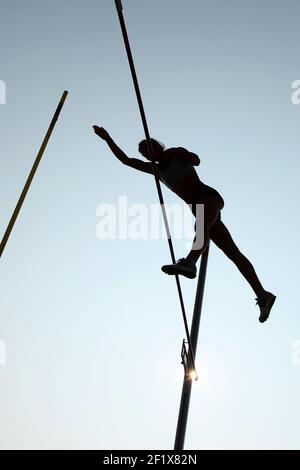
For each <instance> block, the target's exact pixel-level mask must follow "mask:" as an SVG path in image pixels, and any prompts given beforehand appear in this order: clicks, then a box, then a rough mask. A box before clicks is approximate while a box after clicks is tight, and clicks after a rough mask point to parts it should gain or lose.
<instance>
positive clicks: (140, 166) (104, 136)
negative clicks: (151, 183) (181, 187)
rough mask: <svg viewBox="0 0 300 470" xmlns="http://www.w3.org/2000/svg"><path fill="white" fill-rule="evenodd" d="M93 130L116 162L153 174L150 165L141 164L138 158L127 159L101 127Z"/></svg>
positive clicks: (95, 127)
mask: <svg viewBox="0 0 300 470" xmlns="http://www.w3.org/2000/svg"><path fill="white" fill-rule="evenodd" d="M93 128H94V132H95V134H96V135H98V136H99V137H100V138H101V139H103V140H104V141H105V142H106V143H107V145H108V146H109V148H110V150H111V151H112V153H113V154H114V155H115V156H116V157H117V159H118V160H120V162H122V163H124V165H127V166H130V167H131V168H135V169H136V170H139V171H143V172H144V173H150V174H153V171H152V164H151V163H147V162H143V161H142V160H139V159H138V158H129V157H127V155H126V154H125V153H124V152H123V150H122V149H120V147H118V145H117V144H116V143H115V142H114V141H113V139H112V138H111V137H110V135H109V133H108V132H107V131H106V130H105V129H104V128H103V127H99V126H93Z"/></svg>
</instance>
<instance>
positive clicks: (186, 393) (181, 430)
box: [174, 245, 209, 450]
mask: <svg viewBox="0 0 300 470" xmlns="http://www.w3.org/2000/svg"><path fill="white" fill-rule="evenodd" d="M208 253H209V245H208V246H207V248H206V250H205V251H204V252H203V253H202V256H201V264H200V270H199V274H198V283H197V291H196V297H195V304H194V312H193V320H192V327H191V343H192V348H193V352H194V355H195V356H194V357H196V350H197V342H198V333H199V327H200V319H201V311H202V303H203V295H204V287H205V278H206V270H207V261H208ZM190 370H191V356H190V354H189V353H188V360H187V367H186V368H185V372H184V379H183V386H182V394H181V402H180V408H179V415H178V422H177V430H176V437H175V444H174V450H183V449H184V439H185V432H186V426H187V420H188V413H189V404H190V397H191V391H192V383H193V380H192V378H191V374H190V373H189V371H190Z"/></svg>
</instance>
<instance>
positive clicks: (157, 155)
mask: <svg viewBox="0 0 300 470" xmlns="http://www.w3.org/2000/svg"><path fill="white" fill-rule="evenodd" d="M94 131H95V133H96V134H97V135H98V136H99V137H101V138H102V139H103V140H105V141H106V142H107V144H108V146H109V147H110V149H111V151H112V152H113V153H114V155H115V156H116V157H117V158H118V159H119V160H120V161H121V162H122V163H124V164H125V165H127V166H130V167H131V168H134V169H136V170H139V171H142V172H145V173H149V174H153V163H152V162H151V163H150V162H144V161H142V160H140V159H137V158H129V157H128V156H127V155H126V154H125V153H124V152H123V151H122V150H121V149H120V148H119V147H118V146H117V145H116V143H115V142H114V141H113V139H112V138H111V137H110V135H109V134H108V132H107V131H106V130H105V129H103V128H102V127H98V126H94ZM151 144H152V150H153V155H154V160H155V171H156V172H157V174H158V176H159V179H160V181H162V182H163V183H164V184H165V185H166V186H167V187H168V188H169V189H171V190H172V191H173V192H174V193H175V194H177V195H178V196H179V197H180V198H181V199H183V200H184V201H185V202H186V203H187V204H188V205H189V207H190V208H191V210H192V212H193V214H194V215H195V217H196V206H197V204H203V205H204V244H203V246H202V248H201V249H194V248H193V247H192V249H191V251H190V253H189V254H188V255H187V257H186V258H181V259H180V260H178V261H177V262H176V263H173V264H171V265H165V266H163V267H162V270H163V271H164V272H165V273H167V274H171V275H176V274H181V275H183V276H186V277H188V278H194V277H196V262H197V261H198V259H199V257H200V255H201V254H202V253H203V251H204V250H205V249H206V247H207V245H208V242H209V240H212V241H213V242H214V243H215V244H216V245H217V246H218V248H220V249H221V250H222V251H223V252H224V253H225V254H226V256H227V257H228V258H229V259H230V260H231V261H233V263H234V264H235V265H236V266H237V268H238V269H239V271H240V272H241V274H242V275H243V276H244V278H245V279H246V280H247V281H248V283H249V284H250V286H251V287H252V289H253V291H254V292H255V294H256V296H257V298H256V300H257V304H258V305H259V307H260V311H261V313H260V317H259V320H260V322H261V323H263V322H264V321H266V320H267V318H268V316H269V314H270V310H271V308H272V306H273V304H274V301H275V299H276V297H275V296H274V295H273V294H272V293H270V292H268V291H266V290H265V289H264V288H263V286H262V284H261V282H260V280H259V279H258V277H257V274H256V272H255V269H254V267H253V265H252V264H251V262H250V261H249V260H248V259H247V258H246V256H245V255H244V254H243V253H241V252H240V250H239V249H238V247H237V245H236V244H235V243H234V241H233V239H232V237H231V235H230V233H229V230H228V229H227V227H226V226H225V225H224V223H223V222H222V221H221V210H222V209H223V207H224V200H223V198H222V196H221V195H220V194H219V193H218V191H217V190H216V189H214V188H212V187H210V186H208V185H206V184H204V183H203V182H202V181H201V180H200V178H199V176H198V174H197V172H196V170H195V166H198V165H199V164H200V159H199V157H198V155H196V154H195V153H193V152H189V151H188V150H186V149H185V148H183V147H176V148H169V149H165V147H164V145H163V144H162V143H160V142H159V141H157V140H155V139H151ZM139 152H140V153H141V154H142V155H143V157H145V158H146V159H147V160H151V158H150V156H149V153H148V149H147V143H146V141H145V140H142V141H141V142H140V143H139ZM196 224H197V220H196ZM196 224H195V227H196ZM195 241H196V240H194V242H195ZM193 246H194V244H193Z"/></svg>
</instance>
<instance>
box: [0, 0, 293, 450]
mask: <svg viewBox="0 0 300 470" xmlns="http://www.w3.org/2000/svg"><path fill="white" fill-rule="evenodd" d="M123 4H124V15H125V18H126V22H127V27H128V31H129V35H130V39H131V42H132V49H133V53H134V57H135V61H136V68H137V72H138V75H139V78H140V82H141V90H142V94H143V97H144V104H145V109H146V113H147V117H148V119H149V127H150V131H151V133H152V135H153V136H154V137H157V138H159V139H160V140H162V141H163V142H164V143H165V144H166V145H167V146H184V147H187V148H189V149H190V150H192V151H194V152H195V153H197V154H198V155H199V156H200V158H201V160H202V163H201V166H200V167H199V170H198V172H199V175H200V177H201V178H202V179H203V181H204V182H206V183H208V184H210V185H211V186H214V187H216V188H217V189H218V190H219V191H220V193H221V194H222V195H223V197H224V199H225V208H224V210H223V215H222V218H223V221H224V222H225V223H226V224H227V225H228V227H229V228H230V230H231V232H232V234H233V236H234V238H235V240H236V242H237V243H238V245H239V246H240V248H241V250H242V251H244V252H245V254H246V255H247V256H249V258H250V259H251V260H252V262H253V264H254V265H255V267H256V270H257V272H258V274H259V276H260V277H261V279H262V281H263V284H264V285H265V287H266V289H270V290H272V291H274V293H276V295H277V302H276V304H275V306H274V310H273V313H272V317H271V319H270V321H269V322H268V323H266V324H264V325H261V324H259V322H258V320H257V318H258V310H257V307H256V306H255V301H254V295H253V292H252V291H251V289H250V288H249V286H248V285H247V284H246V282H245V281H244V279H243V278H242V277H241V276H240V274H239V272H238V271H237V269H236V268H235V266H233V265H232V264H231V262H230V261H228V260H227V259H226V258H225V256H224V255H223V254H222V253H221V252H220V251H219V250H218V249H217V248H216V247H215V246H212V249H211V254H210V259H209V266H208V275H207V288H206V294H205V301H204V306H203V320H202V324H201V331H200V336H199V348H198V361H197V362H198V367H199V370H202V369H203V370H204V376H203V380H202V381H201V383H198V384H196V385H195V386H194V389H193V392H192V400H191V407H190V419H189V423H188V431H187V436H186V448H187V449H215V448H222V449H238V448H255V449H261V448H269V449H277V448H285V449H292V448H298V449H299V421H300V411H299V395H300V364H298V362H299V361H295V360H294V361H293V353H294V354H295V350H293V344H294V342H295V341H297V340H300V322H299V299H298V290H299V286H298V280H299V275H300V272H299V256H300V249H299V235H300V233H299V232H300V225H299V216H298V214H299V208H298V204H299V196H300V194H299V192H300V191H299V169H300V164H299V155H300V142H299V125H300V105H295V104H292V101H291V93H292V90H291V83H292V81H293V80H297V79H298V80H299V79H300V59H299V51H298V45H299V40H300V32H299V15H300V4H299V1H298V0H289V1H288V2H284V1H283V0H281V1H279V0H259V1H258V0H252V1H246V0H228V1H226V2H224V1H222V0H210V1H202V0H201V1H199V0H189V1H188V2H187V1H183V0H182V1H179V0H164V1H163V2H162V1H161V0H152V1H145V0H124V1H123ZM0 44H1V50H2V54H1V67H0V80H3V81H5V83H6V88H7V98H6V100H7V103H6V104H5V105H2V104H1V105H0V119H1V126H0V230H1V232H0V233H4V230H5V227H6V225H7V223H8V220H9V218H10V215H11V213H12V210H13V208H14V206H15V203H16V200H17V198H18V195H19V193H20V190H21V188H22V186H23V184H24V182H25V179H26V177H27V174H28V172H29V170H30V167H31V165H32V163H33V160H34V157H35V154H36V152H37V150H38V148H39V146H40V143H41V141H42V138H43V136H44V133H45V131H46V128H47V126H48V124H49V121H50V118H51V115H52V113H53V110H54V108H55V107H56V104H57V102H58V99H59V97H60V95H61V93H62V91H63V90H64V89H68V90H69V92H70V94H69V97H68V99H67V102H66V104H65V108H64V110H63V112H62V115H61V118H60V120H59V122H58V125H57V127H56V129H55V132H54V134H53V137H52V138H51V141H50V143H49V146H48V148H47V151H46V153H45V156H44V160H43V162H42V164H41V166H40V168H39V170H38V173H37V175H36V178H35V180H34V183H33V185H32V187H31V190H30V193H29V195H28V198H27V200H26V203H25V205H24V207H23V209H22V212H21V214H20V217H19V219H18V222H17V224H16V226H15V228H14V231H13V234H12V236H11V238H10V240H9V243H8V245H7V248H6V251H5V253H4V255H3V257H2V259H1V264H0V286H1V287H0V289H1V295H0V312H1V318H0V339H1V340H2V341H4V342H5V344H6V365H0V422H1V425H0V445H1V448H25V449H28V448H36V449H38V448H42V449H45V448H53V449H55V448H70V449H74V448H80V449H85V448H96V449H120V448H121V449H139V448H140V449H143V448H144V449H170V448H172V446H173V441H174V436H175V427H176V421H177V413H178V406H179V400H180V394H181V385H182V377H183V371H182V366H181V364H180V349H181V343H182V338H183V336H184V330H183V325H182V321H181V316H180V310H179V304H178V299H177V294H176V290H175V284H174V280H173V279H170V278H169V277H165V276H164V275H163V274H162V273H161V270H160V267H161V265H162V264H165V263H166V262H168V261H169V253H168V247H167V242H166V241H165V240H137V241H133V240H111V241H107V240H106V241H105V240H98V239H97V237H96V226H97V222H98V219H97V217H96V210H97V207H98V205H99V204H102V203H116V202H117V201H118V197H119V196H120V195H126V196H127V197H128V200H129V202H131V203H137V202H138V203H145V204H151V203H154V202H156V201H157V196H156V191H155V186H154V182H153V180H152V178H151V177H150V176H149V175H146V174H141V173H137V172H134V170H131V169H129V168H126V167H123V166H122V165H121V164H120V163H119V162H118V161H117V160H116V159H115V158H114V157H113V155H112V154H111V153H110V151H109V149H108V148H107V147H106V145H105V143H103V142H102V141H100V140H98V139H97V138H96V137H95V136H94V135H93V133H92V132H91V126H92V125H93V124H95V123H97V124H99V125H103V126H104V127H105V128H106V129H107V130H108V131H109V132H110V133H111V135H112V137H113V138H115V140H116V141H117V143H119V145H120V146H121V147H122V148H123V149H124V151H126V152H127V153H128V155H129V156H133V157H134V156H138V153H137V143H138V141H139V140H140V139H141V138H143V131H142V126H141V122H140V118H139V114H138V110H137V105H136V101H135V95H134V92H133V87H132V83H131V78H130V75H129V70H128V64H127V59H126V56H125V53H124V46H123V43H122V38H121V33H120V27H119V23H118V18H117V15H116V11H115V6H114V2H113V0H98V1H95V0H87V1H85V2H83V1H79V0H72V1H71V0H64V1H63V2H61V1H58V0H52V1H51V2H48V1H46V0H42V1H40V0H39V1H37V0H27V1H26V2H24V1H21V0H10V1H9V2H8V1H6V2H5V1H2V2H1V18H0ZM164 195H165V199H166V202H169V203H171V202H176V201H177V199H176V197H175V196H174V195H172V194H171V193H170V191H168V190H167V189H165V190H164ZM175 251H176V256H177V257H180V256H183V255H184V254H185V253H186V247H185V241H183V240H176V241H175ZM182 286H183V291H184V297H185V300H186V306H187V310H188V313H189V318H191V312H192V307H193V298H194V294H195V288H196V281H189V280H187V279H184V280H183V281H182Z"/></svg>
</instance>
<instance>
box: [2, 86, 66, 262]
mask: <svg viewBox="0 0 300 470" xmlns="http://www.w3.org/2000/svg"><path fill="white" fill-rule="evenodd" d="M67 95H68V92H67V91H66V90H65V91H64V92H63V94H62V96H61V99H60V101H59V103H58V106H57V108H56V110H55V113H54V115H53V118H52V120H51V122H50V125H49V127H48V130H47V133H46V135H45V137H44V140H43V142H42V145H41V147H40V149H39V151H38V154H37V156H36V159H35V161H34V164H33V166H32V168H31V171H30V173H29V176H28V178H27V181H26V183H25V185H24V188H23V190H22V193H21V195H20V197H19V200H18V202H17V205H16V207H15V210H14V212H13V214H12V216H11V219H10V221H9V224H8V226H7V229H6V231H5V234H4V236H3V238H2V241H1V244H0V258H1V256H2V253H3V251H4V248H5V246H6V243H7V242H8V239H9V236H10V234H11V231H12V229H13V227H14V225H15V222H16V220H17V217H18V215H19V212H20V210H21V207H22V205H23V202H24V200H25V198H26V195H27V193H28V191H29V188H30V185H31V183H32V180H33V178H34V175H35V173H36V170H37V169H38V166H39V164H40V161H41V159H42V157H43V155H44V152H45V149H46V147H47V144H48V142H49V139H50V137H51V134H52V132H53V129H54V127H55V124H56V121H57V119H58V116H59V115H60V112H61V110H62V107H63V105H64V103H65V99H66V97H67Z"/></svg>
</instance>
